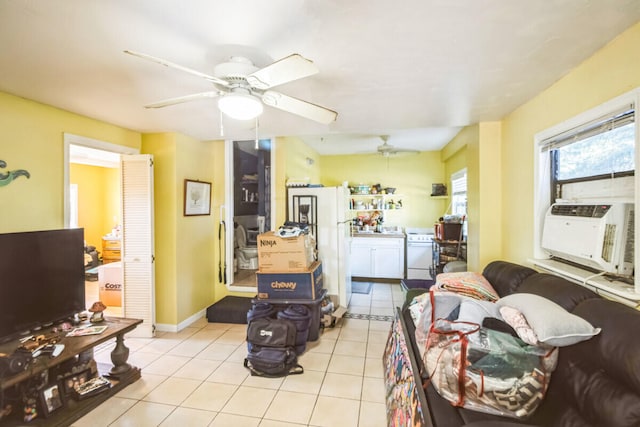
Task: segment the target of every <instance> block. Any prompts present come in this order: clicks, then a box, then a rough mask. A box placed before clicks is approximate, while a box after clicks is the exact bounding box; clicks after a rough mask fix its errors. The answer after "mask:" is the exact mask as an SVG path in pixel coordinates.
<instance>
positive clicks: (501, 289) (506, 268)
mask: <svg viewBox="0 0 640 427" xmlns="http://www.w3.org/2000/svg"><path fill="white" fill-rule="evenodd" d="M532 274H537V273H536V271H535V270H534V269H532V268H529V267H523V266H522V265H518V264H513V263H510V262H507V261H493V262H491V263H489V264H488V265H487V266H486V267H485V268H484V270H483V271H482V275H483V276H484V278H485V279H487V280H488V281H489V283H491V286H493V288H494V289H495V290H496V291H497V292H498V294H499V295H500V296H505V295H510V294H512V293H514V292H516V290H517V289H518V287H519V286H520V284H521V283H522V281H523V280H524V279H526V278H527V277H529V276H531V275H532Z"/></svg>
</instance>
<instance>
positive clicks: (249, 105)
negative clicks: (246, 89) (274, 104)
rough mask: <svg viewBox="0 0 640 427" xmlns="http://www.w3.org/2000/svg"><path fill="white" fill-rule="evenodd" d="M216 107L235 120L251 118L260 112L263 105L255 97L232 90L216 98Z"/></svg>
mask: <svg viewBox="0 0 640 427" xmlns="http://www.w3.org/2000/svg"><path fill="white" fill-rule="evenodd" d="M218 108H220V111H222V112H223V113H224V114H226V115H227V116H229V117H231V118H232V119H236V120H252V119H255V118H256V117H258V116H259V115H260V114H262V111H263V109H264V107H263V106H262V102H261V101H260V99H258V98H257V97H255V96H253V95H251V94H249V93H243V92H238V91H234V92H231V93H228V94H226V95H224V96H222V97H221V98H219V99H218Z"/></svg>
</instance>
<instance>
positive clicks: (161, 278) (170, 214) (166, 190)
mask: <svg viewBox="0 0 640 427" xmlns="http://www.w3.org/2000/svg"><path fill="white" fill-rule="evenodd" d="M176 148H177V147H176V144H175V135H174V134H170V133H161V134H146V135H143V136H142V151H143V152H144V153H146V154H152V155H153V187H154V191H153V198H154V200H153V203H154V245H155V257H156V262H155V282H156V287H155V299H156V321H157V322H158V323H165V324H177V321H178V306H177V300H178V296H177V287H176V277H177V266H176V262H177V255H176V253H177V252H176V241H177V231H176V228H177V223H176V218H177V209H178V206H179V202H178V190H177V185H178V183H176Z"/></svg>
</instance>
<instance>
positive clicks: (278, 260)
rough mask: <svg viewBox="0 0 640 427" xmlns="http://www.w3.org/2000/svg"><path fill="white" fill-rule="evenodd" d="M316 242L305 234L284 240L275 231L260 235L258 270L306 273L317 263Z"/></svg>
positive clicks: (262, 271) (263, 271)
mask: <svg viewBox="0 0 640 427" xmlns="http://www.w3.org/2000/svg"><path fill="white" fill-rule="evenodd" d="M315 246H316V245H315V241H314V239H313V238H312V237H311V236H310V235H308V234H304V235H301V236H297V237H289V238H282V237H280V236H278V235H276V234H275V233H274V232H273V231H269V232H266V233H262V234H259V235H258V270H259V271H260V272H261V273H297V272H300V273H301V272H305V271H307V270H308V269H309V267H310V266H311V264H313V262H314V261H315V259H316V258H315Z"/></svg>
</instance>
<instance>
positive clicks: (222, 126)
mask: <svg viewBox="0 0 640 427" xmlns="http://www.w3.org/2000/svg"><path fill="white" fill-rule="evenodd" d="M220 136H224V123H223V122H222V110H220Z"/></svg>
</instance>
